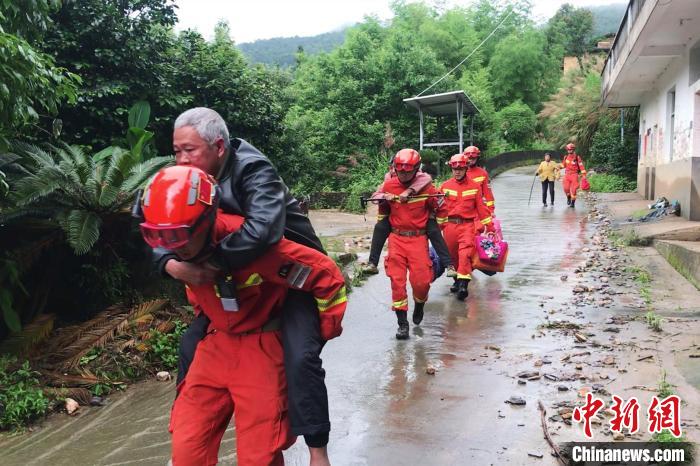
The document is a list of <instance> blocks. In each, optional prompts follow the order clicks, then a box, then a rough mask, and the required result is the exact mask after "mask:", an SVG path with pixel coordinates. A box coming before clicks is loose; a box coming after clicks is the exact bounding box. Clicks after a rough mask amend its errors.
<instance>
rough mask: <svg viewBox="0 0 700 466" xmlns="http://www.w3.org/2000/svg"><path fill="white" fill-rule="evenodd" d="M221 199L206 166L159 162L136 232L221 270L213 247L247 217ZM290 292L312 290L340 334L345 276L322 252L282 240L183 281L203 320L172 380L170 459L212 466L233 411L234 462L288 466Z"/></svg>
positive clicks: (330, 330) (326, 321) (324, 322)
mask: <svg viewBox="0 0 700 466" xmlns="http://www.w3.org/2000/svg"><path fill="white" fill-rule="evenodd" d="M220 200H221V191H220V188H218V187H217V185H216V181H215V180H214V178H213V177H212V176H210V175H208V174H207V173H206V172H204V171H203V170H200V169H198V168H195V167H192V166H174V167H169V168H165V169H163V170H161V171H160V172H158V173H157V174H156V175H155V177H154V178H153V179H152V180H151V182H150V183H149V185H148V186H147V188H146V190H145V192H144V195H143V198H142V205H143V214H144V218H145V221H144V222H143V223H141V233H142V235H143V237H144V239H145V241H146V242H147V243H148V244H149V245H150V246H151V247H154V248H156V247H160V248H163V249H165V250H168V251H171V252H172V253H174V254H175V255H176V256H177V257H178V258H179V260H181V261H187V262H191V263H197V264H208V265H211V266H212V267H214V268H218V267H220V264H219V263H214V264H210V263H209V261H210V260H212V258H213V254H214V252H215V250H216V247H217V244H218V243H219V242H221V241H222V240H223V239H224V238H226V237H228V236H229V235H230V234H231V233H235V232H237V231H239V230H240V228H241V227H242V225H243V223H244V221H245V219H244V218H243V217H242V216H240V215H231V214H225V213H223V211H221V210H219V209H218V207H219V202H220ZM289 290H302V291H304V292H307V293H310V294H311V295H313V297H314V298H315V301H316V306H317V312H318V314H319V321H320V331H321V336H322V338H323V339H324V340H329V339H331V338H334V337H336V336H338V335H340V333H341V331H342V327H341V321H342V318H343V315H344V313H345V308H346V306H347V296H346V290H345V281H344V278H343V276H342V273H341V272H340V270H339V269H338V267H337V265H336V264H335V262H334V261H333V260H332V259H330V258H329V257H328V256H326V255H324V254H323V253H321V252H319V251H317V250H315V249H312V248H310V247H307V246H303V245H301V244H298V243H295V242H293V241H290V240H288V239H286V238H281V239H280V241H279V242H277V243H276V244H274V245H272V246H270V247H269V248H268V249H267V251H266V252H265V253H264V254H263V255H262V256H260V257H258V258H257V259H255V260H254V261H253V262H251V263H249V264H248V265H246V266H243V267H240V268H229V267H226V266H224V269H223V270H221V273H220V275H219V276H218V277H217V278H216V280H215V283H213V284H211V283H203V284H195V283H186V291H187V297H188V299H189V301H190V303H191V304H192V305H193V307H194V309H195V313H196V314H205V315H206V316H207V317H208V320H209V325H208V328H207V336H206V338H204V339H203V340H201V341H200V342H199V343H198V345H197V348H196V351H195V354H194V360H193V361H192V364H191V366H190V367H189V371H188V373H187V377H186V378H185V379H184V381H183V382H181V383H180V384H179V385H178V393H179V394H178V396H177V398H176V400H175V404H174V406H173V410H172V413H171V421H170V431H171V432H172V434H173V440H172V443H173V447H172V458H173V464H174V465H176V466H187V465H192V466H199V465H212V464H216V463H217V461H218V452H219V447H220V443H221V439H222V436H223V434H224V432H225V430H226V428H227V426H228V423H229V420H230V418H231V416H232V415H233V416H234V421H235V425H236V442H237V449H238V464H239V465H250V466H258V465H281V464H284V458H283V456H282V450H283V449H286V448H288V447H289V446H291V444H293V443H294V439H295V436H294V435H293V434H292V432H291V430H290V426H289V419H288V417H287V409H288V408H287V387H286V385H287V382H286V378H285V371H284V354H283V348H282V337H281V331H280V329H281V324H282V319H281V317H282V316H281V314H282V312H283V310H284V306H283V304H284V302H285V299H286V296H287V292H288V291H289ZM287 312H289V311H287ZM234 412H235V414H234Z"/></svg>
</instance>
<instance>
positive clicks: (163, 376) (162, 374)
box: [156, 371, 172, 382]
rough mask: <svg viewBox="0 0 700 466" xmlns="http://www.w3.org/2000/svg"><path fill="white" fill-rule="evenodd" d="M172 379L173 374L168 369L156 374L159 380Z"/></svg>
mask: <svg viewBox="0 0 700 466" xmlns="http://www.w3.org/2000/svg"><path fill="white" fill-rule="evenodd" d="M170 379H172V376H171V375H170V372H168V371H160V372H158V373H157V374H156V380H158V381H159V382H168V381H169V380H170Z"/></svg>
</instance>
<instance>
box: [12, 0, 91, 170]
mask: <svg viewBox="0 0 700 466" xmlns="http://www.w3.org/2000/svg"><path fill="white" fill-rule="evenodd" d="M58 5H60V2H58V1H56V0H21V1H7V0H5V1H3V2H2V8H0V150H2V149H5V148H6V147H7V146H8V142H9V139H10V138H14V137H18V136H20V135H21V134H22V131H24V130H25V129H26V128H27V126H28V125H34V124H37V123H38V122H39V119H40V116H47V117H50V116H52V115H54V114H55V113H56V111H57V106H58V105H59V104H60V103H61V102H62V101H69V102H74V101H75V98H76V87H75V86H76V84H77V83H78V79H77V78H76V76H75V75H72V74H71V73H68V72H66V70H65V69H63V68H61V67H56V66H55V64H54V61H53V59H52V58H51V57H50V56H49V55H47V54H44V53H41V51H40V50H39V49H38V48H37V44H39V43H40V42H41V40H42V37H43V35H44V32H45V30H46V28H47V25H48V24H49V17H48V15H49V13H50V12H51V10H53V9H55V8H57V7H58ZM0 173H1V172H0ZM0 178H3V176H2V175H1V174H0Z"/></svg>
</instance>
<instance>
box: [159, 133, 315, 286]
mask: <svg viewBox="0 0 700 466" xmlns="http://www.w3.org/2000/svg"><path fill="white" fill-rule="evenodd" d="M222 173H223V174H222V175H221V178H220V179H219V180H218V183H219V187H220V189H221V200H220V202H219V208H220V209H222V210H223V211H224V212H227V213H231V214H238V215H242V216H244V217H245V223H243V226H242V228H241V229H240V230H239V231H237V232H235V233H232V234H230V235H229V236H227V237H226V238H224V240H223V241H222V242H221V243H220V244H219V246H218V248H217V256H218V257H217V259H218V260H219V261H222V260H223V262H224V263H225V264H226V265H227V266H228V267H229V268H231V269H239V268H241V267H244V266H246V265H248V264H249V263H251V262H252V261H253V260H255V259H257V258H258V257H260V256H261V255H262V254H263V253H265V251H267V249H268V248H269V247H270V246H271V245H273V244H276V243H277V242H279V240H280V239H282V235H284V237H285V238H287V239H289V240H292V241H294V242H296V243H299V244H303V245H304V246H308V247H310V248H314V249H316V250H318V251H321V252H324V253H325V251H324V250H323V246H322V245H321V241H320V240H319V239H318V237H317V236H316V232H315V231H314V228H313V226H311V222H310V221H309V219H308V218H307V217H306V216H305V215H304V214H302V213H301V210H300V209H299V203H298V202H297V200H296V199H294V197H292V195H291V194H290V193H289V189H288V188H287V186H286V185H285V184H284V182H283V181H282V179H281V178H280V176H279V175H278V174H277V170H275V167H273V166H272V163H271V162H270V160H269V159H268V158H267V157H265V156H264V155H263V154H262V153H261V152H260V151H259V150H258V149H256V148H255V147H253V146H252V145H250V144H249V143H248V142H246V141H244V140H243V139H233V140H231V153H230V154H229V157H228V160H227V161H226V165H225V166H224V168H223V170H222ZM153 253H154V261H155V263H156V266H157V267H158V269H159V270H160V271H161V273H165V270H164V268H165V263H166V262H167V261H168V260H169V259H174V258H176V256H175V255H174V254H172V253H169V252H168V251H165V250H164V249H160V248H159V249H155V250H154V251H153ZM222 265H223V264H222Z"/></svg>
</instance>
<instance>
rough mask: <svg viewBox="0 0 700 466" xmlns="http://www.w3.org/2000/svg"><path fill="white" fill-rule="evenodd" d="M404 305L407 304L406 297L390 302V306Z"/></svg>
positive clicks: (398, 306)
mask: <svg viewBox="0 0 700 466" xmlns="http://www.w3.org/2000/svg"><path fill="white" fill-rule="evenodd" d="M404 306H408V298H406V299H402V300H401V301H394V302H393V303H391V307H394V308H397V309H398V308H400V307H404Z"/></svg>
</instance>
